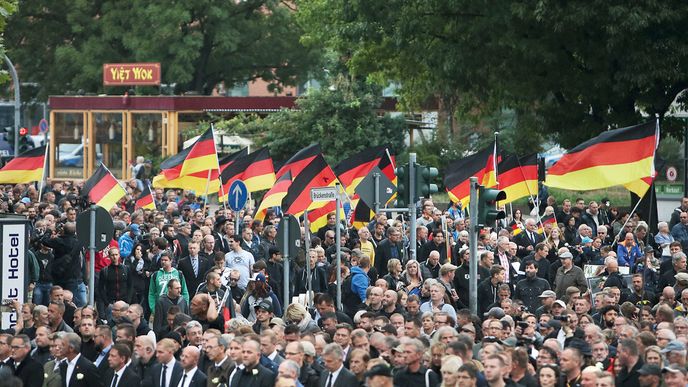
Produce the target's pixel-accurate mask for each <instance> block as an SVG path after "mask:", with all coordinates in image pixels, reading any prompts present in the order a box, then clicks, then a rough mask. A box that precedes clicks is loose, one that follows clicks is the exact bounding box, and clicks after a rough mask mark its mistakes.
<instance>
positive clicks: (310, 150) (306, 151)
mask: <svg viewBox="0 0 688 387" xmlns="http://www.w3.org/2000/svg"><path fill="white" fill-rule="evenodd" d="M321 153H322V151H321V149H320V144H312V145H309V146H307V147H306V148H303V149H301V150H300V151H298V152H296V154H295V155H293V156H291V158H290V159H289V160H287V161H286V162H285V163H284V164H283V165H282V166H281V167H280V168H279V170H278V171H277V173H276V174H275V178H276V179H279V178H280V177H282V175H284V174H285V173H287V172H291V175H292V177H293V176H296V175H298V174H299V173H301V171H302V170H303V169H304V168H306V166H307V165H308V164H310V162H311V161H313V159H315V158H316V157H317V156H318V155H320V154H321Z"/></svg>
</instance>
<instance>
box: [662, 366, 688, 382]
mask: <svg viewBox="0 0 688 387" xmlns="http://www.w3.org/2000/svg"><path fill="white" fill-rule="evenodd" d="M662 375H663V376H664V385H665V386H666V387H685V386H686V383H687V382H686V368H685V367H681V366H680V365H678V364H670V365H668V366H666V367H664V368H662Z"/></svg>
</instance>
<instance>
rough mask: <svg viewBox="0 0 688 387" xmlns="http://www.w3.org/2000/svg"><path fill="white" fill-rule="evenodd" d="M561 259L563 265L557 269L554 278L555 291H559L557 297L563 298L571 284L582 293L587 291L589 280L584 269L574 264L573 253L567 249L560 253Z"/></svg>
mask: <svg viewBox="0 0 688 387" xmlns="http://www.w3.org/2000/svg"><path fill="white" fill-rule="evenodd" d="M559 260H560V261H561V267H560V268H559V269H557V275H556V276H555V279H554V291H555V293H557V298H558V299H563V298H564V297H565V296H566V289H568V287H569V286H575V287H577V288H578V289H580V291H581V293H585V292H586V291H587V290H588V281H587V280H586V279H585V274H584V273H583V269H581V268H580V267H578V266H576V265H574V264H573V254H571V253H570V252H569V251H568V249H565V250H564V251H563V252H561V253H560V254H559Z"/></svg>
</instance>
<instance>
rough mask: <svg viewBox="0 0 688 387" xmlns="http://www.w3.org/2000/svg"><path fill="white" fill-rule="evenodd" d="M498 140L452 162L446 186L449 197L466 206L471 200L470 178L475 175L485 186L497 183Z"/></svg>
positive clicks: (446, 177)
mask: <svg viewBox="0 0 688 387" xmlns="http://www.w3.org/2000/svg"><path fill="white" fill-rule="evenodd" d="M496 149H497V142H496V141H493V142H492V144H490V146H488V147H487V148H485V149H483V150H481V151H479V152H477V153H474V154H472V155H470V156H468V157H464V158H462V159H460V160H456V161H453V162H451V163H450V164H449V165H448V166H447V169H446V171H447V172H446V174H445V176H444V186H445V187H446V188H447V193H448V194H449V198H450V199H451V200H453V201H455V202H461V204H462V207H463V208H466V205H467V204H468V201H469V200H470V182H469V180H468V179H469V178H470V177H472V176H475V177H477V178H478V183H479V184H481V185H483V186H485V187H488V188H490V187H494V186H495V185H496V184H497V175H496V172H497V171H496V169H497V168H496V165H495V164H496V161H498V158H497V156H496Z"/></svg>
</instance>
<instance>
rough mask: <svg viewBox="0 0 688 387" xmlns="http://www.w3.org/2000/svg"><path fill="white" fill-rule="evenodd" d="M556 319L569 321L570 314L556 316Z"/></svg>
mask: <svg viewBox="0 0 688 387" xmlns="http://www.w3.org/2000/svg"><path fill="white" fill-rule="evenodd" d="M554 319H555V320H559V321H561V322H569V316H554Z"/></svg>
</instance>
